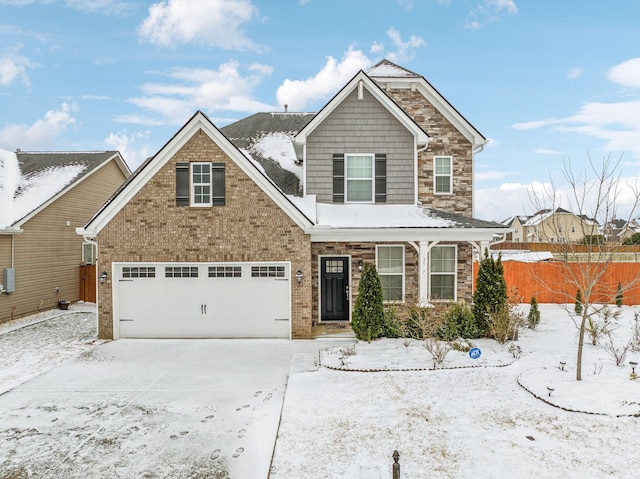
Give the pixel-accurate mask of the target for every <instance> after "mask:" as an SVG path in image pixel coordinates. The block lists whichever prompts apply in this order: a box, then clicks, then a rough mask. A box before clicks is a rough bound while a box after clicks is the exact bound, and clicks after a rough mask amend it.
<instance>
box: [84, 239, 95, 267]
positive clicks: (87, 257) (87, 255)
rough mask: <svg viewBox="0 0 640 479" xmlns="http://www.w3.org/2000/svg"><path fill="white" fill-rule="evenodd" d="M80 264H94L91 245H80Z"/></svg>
mask: <svg viewBox="0 0 640 479" xmlns="http://www.w3.org/2000/svg"><path fill="white" fill-rule="evenodd" d="M82 262H83V263H85V264H93V263H94V262H95V255H94V249H93V245H92V244H91V243H82Z"/></svg>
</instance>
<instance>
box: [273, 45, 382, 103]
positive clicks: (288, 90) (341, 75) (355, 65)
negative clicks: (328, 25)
mask: <svg viewBox="0 0 640 479" xmlns="http://www.w3.org/2000/svg"><path fill="white" fill-rule="evenodd" d="M371 64H372V61H371V60H370V59H369V58H367V56H366V55H365V54H364V53H362V52H361V51H360V50H353V49H352V48H349V50H348V51H347V52H346V53H345V54H344V55H343V57H342V60H341V61H339V62H338V61H337V60H336V59H335V58H333V57H332V56H328V57H327V63H326V64H325V65H324V67H322V69H321V70H320V71H319V72H318V73H317V74H316V75H315V76H313V77H311V78H307V79H306V80H285V81H284V82H283V83H282V85H281V86H280V87H279V88H278V91H277V93H276V98H277V100H278V105H289V111H303V110H304V108H305V107H306V106H307V105H308V104H309V103H312V102H314V101H317V100H320V99H324V98H325V97H327V96H328V95H330V94H334V93H335V92H336V91H337V90H339V89H340V88H341V87H343V86H344V85H345V83H347V82H348V81H349V80H350V79H351V78H352V77H353V76H354V75H355V74H356V73H357V72H358V71H359V70H362V69H366V68H368V67H370V66H371Z"/></svg>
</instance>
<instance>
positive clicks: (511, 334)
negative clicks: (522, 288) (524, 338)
mask: <svg viewBox="0 0 640 479" xmlns="http://www.w3.org/2000/svg"><path fill="white" fill-rule="evenodd" d="M523 323H524V313H523V312H522V311H521V310H520V309H519V308H518V306H517V305H515V304H511V303H507V304H504V305H502V306H501V307H500V309H498V310H497V311H494V312H492V313H491V315H490V316H489V320H488V333H489V337H491V338H493V339H495V340H496V341H498V342H499V343H500V344H504V343H506V342H507V341H509V340H512V341H515V340H517V339H518V329H519V328H520V326H521V325H522V324H523Z"/></svg>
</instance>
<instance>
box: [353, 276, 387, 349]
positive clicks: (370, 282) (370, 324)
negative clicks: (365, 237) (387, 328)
mask: <svg viewBox="0 0 640 479" xmlns="http://www.w3.org/2000/svg"><path fill="white" fill-rule="evenodd" d="M383 324H384V306H383V305H382V285H381V283H380V276H378V271H377V270H376V267H375V266H374V265H372V264H367V265H365V268H364V271H363V272H362V276H361V278H360V285H359V286H358V298H357V299H356V304H355V306H354V308H353V315H352V317H351V329H353V332H354V333H355V335H356V338H358V339H360V340H361V341H362V340H364V341H368V342H371V340H372V339H377V338H379V337H380V336H381V335H382V326H383Z"/></svg>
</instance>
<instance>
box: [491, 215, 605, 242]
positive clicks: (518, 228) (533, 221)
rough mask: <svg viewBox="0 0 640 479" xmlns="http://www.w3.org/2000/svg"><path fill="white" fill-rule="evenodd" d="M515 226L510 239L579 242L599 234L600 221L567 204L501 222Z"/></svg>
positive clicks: (508, 237) (518, 240) (509, 234)
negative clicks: (565, 207)
mask: <svg viewBox="0 0 640 479" xmlns="http://www.w3.org/2000/svg"><path fill="white" fill-rule="evenodd" d="M502 224H504V225H505V226H508V227H510V228H511V229H512V231H511V232H510V233H508V234H507V240H508V241H513V242H516V243H519V242H524V243H527V242H528V243H578V242H581V241H582V240H583V239H584V237H585V236H588V235H595V234H598V223H597V222H596V221H595V220H594V219H593V218H589V217H587V216H585V215H581V216H578V215H576V214H574V213H572V212H571V211H568V210H565V209H564V208H556V209H554V210H551V209H543V210H540V211H538V212H536V213H535V214H533V215H532V216H514V217H512V218H508V219H506V220H505V221H503V222H502Z"/></svg>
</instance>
